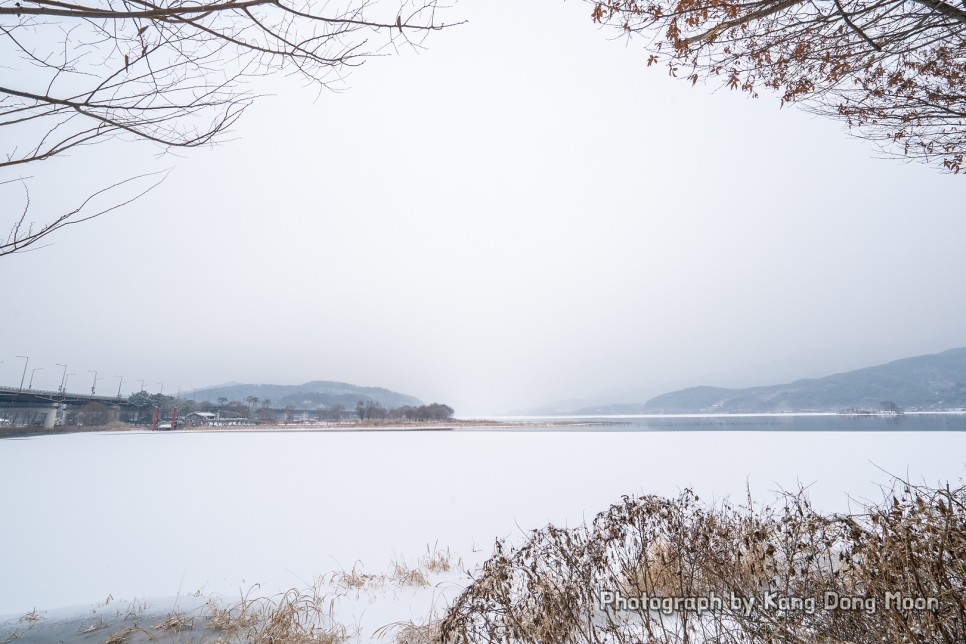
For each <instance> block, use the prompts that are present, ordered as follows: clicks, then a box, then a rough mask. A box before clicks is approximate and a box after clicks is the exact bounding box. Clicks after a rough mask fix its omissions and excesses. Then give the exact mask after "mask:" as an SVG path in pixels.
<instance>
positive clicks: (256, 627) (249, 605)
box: [206, 583, 352, 644]
mask: <svg viewBox="0 0 966 644" xmlns="http://www.w3.org/2000/svg"><path fill="white" fill-rule="evenodd" d="M250 594H251V591H249V595H250ZM249 595H245V596H243V597H242V598H241V600H240V601H239V602H237V603H236V604H234V605H232V606H230V607H227V608H221V607H219V606H217V605H214V604H210V605H209V609H208V613H207V615H206V617H207V618H208V620H209V622H208V628H209V629H211V630H215V631H221V632H222V633H223V634H224V635H225V636H226V637H229V638H231V639H240V640H241V641H244V642H247V643H249V644H283V643H284V644H341V643H342V642H346V641H348V640H349V639H350V637H351V636H352V633H350V631H349V629H347V628H346V627H345V626H343V625H341V624H338V623H336V622H335V620H334V619H333V615H332V612H333V600H332V599H330V598H328V597H326V595H325V594H323V593H322V592H321V590H320V584H319V583H316V584H315V585H314V586H313V587H311V588H309V589H308V590H298V589H291V590H288V591H286V592H284V593H282V594H280V595H276V596H273V597H255V598H252V597H250V596H249Z"/></svg>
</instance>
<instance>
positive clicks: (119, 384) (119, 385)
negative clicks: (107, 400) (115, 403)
mask: <svg viewBox="0 0 966 644" xmlns="http://www.w3.org/2000/svg"><path fill="white" fill-rule="evenodd" d="M114 377H115V378H120V379H121V381H120V382H118V383H117V397H118V398H120V397H121V385H123V384H124V376H114Z"/></svg>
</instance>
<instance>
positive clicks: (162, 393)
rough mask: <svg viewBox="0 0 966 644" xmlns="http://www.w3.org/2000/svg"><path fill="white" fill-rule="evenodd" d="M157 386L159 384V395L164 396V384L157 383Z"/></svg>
mask: <svg viewBox="0 0 966 644" xmlns="http://www.w3.org/2000/svg"><path fill="white" fill-rule="evenodd" d="M157 384H159V385H161V391H160V394H161V395H162V396H163V395H164V383H163V382H159V383H157Z"/></svg>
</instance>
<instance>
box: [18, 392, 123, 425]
mask: <svg viewBox="0 0 966 644" xmlns="http://www.w3.org/2000/svg"><path fill="white" fill-rule="evenodd" d="M92 402H96V403H101V404H104V405H108V406H109V407H113V408H114V409H120V408H121V407H127V406H128V401H127V398H120V397H118V396H94V395H87V394H72V393H69V392H65V391H44V390H40V389H17V388H13V387H0V412H3V411H33V412H38V411H44V412H46V415H45V416H44V427H45V428H46V429H53V427H54V425H55V424H56V423H57V412H58V411H60V410H63V409H67V408H68V407H83V406H84V405H87V404H90V403H92Z"/></svg>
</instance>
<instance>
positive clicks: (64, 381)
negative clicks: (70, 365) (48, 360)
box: [57, 362, 67, 393]
mask: <svg viewBox="0 0 966 644" xmlns="http://www.w3.org/2000/svg"><path fill="white" fill-rule="evenodd" d="M57 366H58V367H63V368H64V375H62V376H61V377H60V390H59V391H60V393H64V389H65V388H66V387H67V365H65V364H60V363H59V362H58V363H57Z"/></svg>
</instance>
